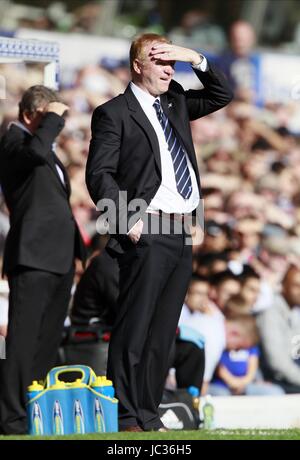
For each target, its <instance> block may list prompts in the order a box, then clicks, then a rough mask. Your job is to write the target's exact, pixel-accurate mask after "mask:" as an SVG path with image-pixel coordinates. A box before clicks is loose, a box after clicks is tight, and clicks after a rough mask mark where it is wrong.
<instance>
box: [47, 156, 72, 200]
mask: <svg viewBox="0 0 300 460" xmlns="http://www.w3.org/2000/svg"><path fill="white" fill-rule="evenodd" d="M47 163H48V165H49V166H50V169H51V171H52V172H53V174H54V175H55V177H56V179H57V180H58V182H59V183H60V186H61V187H62V188H63V190H64V191H65V192H66V193H67V195H68V196H69V195H70V192H71V187H70V182H69V178H68V176H67V173H66V170H65V167H64V165H63V164H62V162H61V161H60V160H59V159H58V157H57V156H56V155H55V153H54V152H53V151H52V152H51V154H50V158H49V157H48V158H47ZM55 163H57V164H58V165H59V167H60V169H61V170H62V172H63V175H64V179H65V184H63V183H62V181H61V178H60V177H59V174H58V171H57V169H56V164H55Z"/></svg>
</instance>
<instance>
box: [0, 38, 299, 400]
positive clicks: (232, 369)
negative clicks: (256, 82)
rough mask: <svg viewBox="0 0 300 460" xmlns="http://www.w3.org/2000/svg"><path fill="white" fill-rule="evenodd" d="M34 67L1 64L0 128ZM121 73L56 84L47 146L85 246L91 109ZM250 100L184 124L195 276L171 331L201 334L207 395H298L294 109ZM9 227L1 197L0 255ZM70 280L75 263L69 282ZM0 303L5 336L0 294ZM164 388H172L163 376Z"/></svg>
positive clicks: (99, 71) (119, 67)
mask: <svg viewBox="0 0 300 460" xmlns="http://www.w3.org/2000/svg"><path fill="white" fill-rule="evenodd" d="M247 32H248V29H247V30H246V29H244V33H245V34H247ZM250 41H251V39H250ZM251 46H253V43H252V44H251ZM41 72H42V69H41V68H39V67H38V66H34V65H31V66H25V65H23V64H14V65H2V66H1V74H2V75H3V76H4V77H5V79H6V91H7V93H6V94H7V97H6V99H5V100H3V101H2V108H1V112H0V117H1V119H0V123H1V134H2V133H3V132H4V130H5V129H6V127H7V126H8V125H9V123H10V122H11V121H13V120H15V119H16V118H17V114H18V106H17V103H18V101H19V100H20V98H21V95H22V93H23V92H24V90H26V89H27V88H28V87H30V86H31V85H33V84H35V83H36V82H37V81H41ZM129 80H130V72H129V69H128V68H127V66H126V63H123V62H121V63H117V62H114V63H111V62H106V61H105V60H104V61H102V63H101V64H95V65H90V66H86V67H84V68H81V69H79V70H78V71H77V72H74V73H73V74H72V75H69V76H68V78H64V79H63V82H64V83H63V86H62V87H61V89H60V95H61V98H62V100H63V101H64V102H65V103H66V104H67V105H68V106H69V107H70V111H69V113H68V116H67V118H66V125H65V128H64V130H63V131H62V133H61V135H60V137H59V139H58V143H57V146H56V153H57V155H58V156H59V158H60V159H61V161H62V162H63V163H64V165H65V166H66V168H67V171H68V174H69V177H70V180H71V186H72V195H71V204H72V208H73V213H74V216H75V217H76V220H77V222H78V225H79V227H80V229H81V231H82V234H83V236H84V240H85V243H86V245H87V247H88V248H90V253H92V250H93V249H94V246H93V241H94V240H93V237H94V234H95V221H96V219H97V217H98V213H97V211H96V210H95V206H94V204H93V203H92V201H91V199H90V197H89V194H88V191H87V188H86V185H85V164H86V159H87V154H88V149H89V141H90V122H91V114H92V112H93V110H94V109H95V108H96V107H97V106H98V105H100V104H102V103H104V102H105V101H108V100H109V99H111V98H112V97H114V96H116V95H118V94H119V93H120V92H123V91H124V90H125V88H126V86H127V84H128V82H129ZM254 96H255V95H253V94H252V93H251V91H249V89H248V88H246V89H245V88H243V87H241V86H238V85H237V86H236V88H235V99H234V101H233V102H231V104H229V106H228V107H226V108H224V109H222V110H221V111H218V112H217V113H215V114H211V115H209V116H206V117H205V118H204V119H199V120H197V121H194V122H192V134H193V140H194V145H195V149H196V153H197V159H198V165H199V169H200V172H201V177H202V190H203V195H204V207H205V221H206V225H205V227H206V228H205V235H204V241H203V243H202V244H201V245H199V246H198V245H196V246H194V248H193V254H194V277H193V280H192V281H191V286H190V289H189V292H188V294H187V298H186V304H185V310H184V311H183V313H182V316H181V319H180V324H179V327H180V325H187V326H193V327H194V328H197V331H198V333H199V334H201V335H202V336H203V337H204V343H205V345H204V346H205V355H206V367H205V372H204V388H205V391H208V392H210V393H211V394H215V395H219V394H222V395H225V394H226V395H227V394H282V393H283V392H286V393H300V366H299V364H300V300H299V299H300V262H299V261H300V257H299V256H300V239H299V238H300V212H299V206H300V192H299V186H298V184H299V181H300V142H299V132H298V134H297V132H296V131H295V130H294V129H293V127H294V125H295V119H296V118H297V117H299V113H298V112H297V110H299V109H298V108H297V105H296V102H295V101H293V100H291V101H290V102H289V103H271V102H270V103H266V104H265V105H263V106H262V105H260V106H258V105H256V104H255V102H254V101H255V97H254ZM8 228H9V216H8V212H7V209H6V208H5V205H4V202H3V200H2V198H1V195H0V257H1V254H3V247H4V241H5V236H6V234H7V231H8ZM81 276H82V268H81V267H80V266H79V265H78V267H77V273H76V283H78V281H79V279H80V277H81ZM196 287H198V288H199V292H194V291H193V290H195V289H196ZM0 295H1V294H0ZM193 296H196V299H197V296H198V300H196V302H195V299H194V298H193ZM0 301H1V303H0V309H1V311H2V318H1V322H2V324H0V327H1V329H0V333H2V334H4V335H5V326H6V324H5V323H6V321H7V319H5V314H4V311H5V310H6V307H5V304H6V299H5V297H4V295H1V297H0ZM2 305H3V307H2ZM216 330H219V334H216V332H215V331H216ZM245 361H246V362H247V363H250V362H251V366H248V367H247V365H246V366H243V365H242V364H241V363H242V362H245ZM237 363H238V364H237ZM249 369H251V372H249ZM235 373H236V374H235ZM271 383H273V385H272V384H271ZM168 385H169V386H174V385H176V381H174V374H173V373H172V372H170V375H169V378H168Z"/></svg>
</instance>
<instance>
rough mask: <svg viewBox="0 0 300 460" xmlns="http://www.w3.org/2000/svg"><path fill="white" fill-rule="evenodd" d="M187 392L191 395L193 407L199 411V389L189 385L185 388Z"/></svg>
mask: <svg viewBox="0 0 300 460" xmlns="http://www.w3.org/2000/svg"><path fill="white" fill-rule="evenodd" d="M187 391H188V393H189V394H190V395H191V397H192V402H193V408H194V409H195V410H196V411H197V412H199V406H200V391H199V388H197V387H194V386H190V387H188V389H187Z"/></svg>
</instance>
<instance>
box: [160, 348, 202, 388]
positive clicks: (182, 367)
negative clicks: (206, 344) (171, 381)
mask: <svg viewBox="0 0 300 460" xmlns="http://www.w3.org/2000/svg"><path fill="white" fill-rule="evenodd" d="M169 367H174V368H175V371H176V381H177V387H178V388H188V387H190V386H194V387H196V388H199V391H200V393H201V388H202V383H203V375H204V368H205V352H204V348H199V347H197V345H195V344H194V343H192V342H187V341H185V340H181V339H177V340H176V341H175V342H174V346H173V347H172V352H171V356H170V365H169Z"/></svg>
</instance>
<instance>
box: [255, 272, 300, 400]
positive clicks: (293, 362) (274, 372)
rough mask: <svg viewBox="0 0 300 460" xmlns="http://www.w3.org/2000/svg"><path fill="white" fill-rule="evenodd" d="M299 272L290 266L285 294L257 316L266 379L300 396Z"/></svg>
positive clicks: (279, 296) (277, 296)
mask: <svg viewBox="0 0 300 460" xmlns="http://www.w3.org/2000/svg"><path fill="white" fill-rule="evenodd" d="M299 299H300V268H299V266H294V265H291V266H289V268H288V270H287V272H286V274H285V276H284V279H283V281H282V292H281V293H280V294H277V295H276V296H275V298H274V303H273V305H272V307H271V308H269V309H267V310H264V311H262V312H261V313H259V314H258V315H257V325H258V329H259V334H260V343H261V348H262V354H263V360H262V370H263V371H264V375H265V377H266V378H268V379H270V380H271V381H273V382H275V383H278V384H279V385H281V386H282V387H283V388H284V390H285V391H286V392H287V393H300V366H299V350H300V346H299V344H300V340H299V337H300V306H299Z"/></svg>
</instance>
